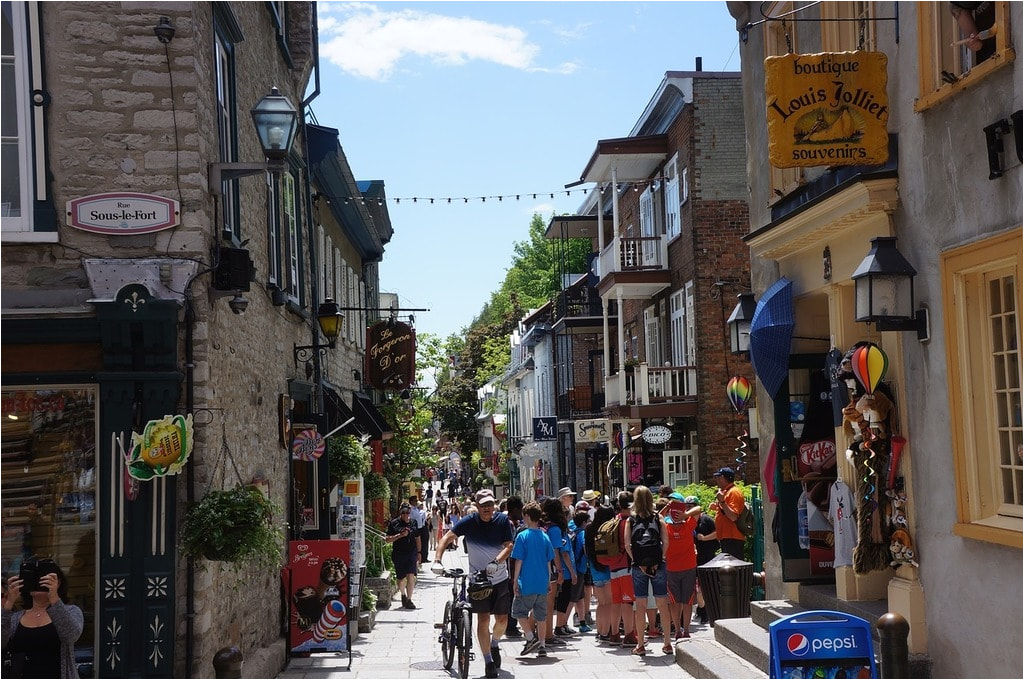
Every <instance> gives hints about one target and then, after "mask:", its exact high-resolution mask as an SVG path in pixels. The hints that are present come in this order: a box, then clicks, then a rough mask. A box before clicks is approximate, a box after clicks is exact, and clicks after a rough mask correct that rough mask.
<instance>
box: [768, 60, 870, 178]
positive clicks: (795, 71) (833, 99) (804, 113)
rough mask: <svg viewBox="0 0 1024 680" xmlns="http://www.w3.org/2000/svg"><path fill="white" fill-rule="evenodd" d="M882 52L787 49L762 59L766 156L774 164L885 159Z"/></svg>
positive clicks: (864, 162) (789, 165)
mask: <svg viewBox="0 0 1024 680" xmlns="http://www.w3.org/2000/svg"><path fill="white" fill-rule="evenodd" d="M887 65H888V59H887V58H886V55H885V54H884V53H882V52H831V53H824V54H787V55H784V56H780V57H768V58H767V59H765V62H764V69H765V90H766V94H767V98H766V101H767V116H768V160H769V161H770V162H771V164H772V165H774V166H775V167H777V168H793V167H799V166H817V165H826V166H834V165H879V164H882V163H885V162H886V161H887V160H888V159H889V135H888V131H887V124H888V121H889V97H888V94H887V92H886V85H887V82H888V74H887V73H886V68H887Z"/></svg>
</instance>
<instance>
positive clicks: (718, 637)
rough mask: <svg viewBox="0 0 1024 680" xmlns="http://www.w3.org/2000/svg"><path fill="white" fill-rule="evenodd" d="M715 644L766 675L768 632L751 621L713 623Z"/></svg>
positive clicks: (736, 620) (734, 620)
mask: <svg viewBox="0 0 1024 680" xmlns="http://www.w3.org/2000/svg"><path fill="white" fill-rule="evenodd" d="M715 642H717V643H719V644H721V645H722V646H723V647H726V648H727V649H729V650H730V651H732V653H733V654H736V655H737V656H739V657H740V658H741V659H743V660H744V661H746V662H747V663H749V664H750V665H751V666H753V667H754V668H757V669H760V670H761V671H762V672H763V673H765V674H767V673H768V670H769V669H768V631H767V629H765V628H763V627H762V626H759V625H758V624H756V623H754V621H752V620H751V619H719V620H717V621H715Z"/></svg>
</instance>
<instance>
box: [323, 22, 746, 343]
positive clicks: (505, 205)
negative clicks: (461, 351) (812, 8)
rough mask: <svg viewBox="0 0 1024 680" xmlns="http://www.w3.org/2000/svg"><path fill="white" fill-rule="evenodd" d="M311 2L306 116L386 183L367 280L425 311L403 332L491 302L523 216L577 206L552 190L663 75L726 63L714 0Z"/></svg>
mask: <svg viewBox="0 0 1024 680" xmlns="http://www.w3.org/2000/svg"><path fill="white" fill-rule="evenodd" d="M318 8H319V21H320V59H321V90H322V92H321V94H320V96H319V98H317V99H316V100H315V101H314V102H313V104H312V109H313V112H314V114H315V116H316V119H317V122H318V123H319V124H320V125H326V126H329V127H334V128H337V129H338V130H339V131H340V136H341V144H342V147H343V148H344V150H345V155H346V156H347V157H348V161H349V163H350V165H351V166H352V170H353V173H354V174H355V176H356V178H357V179H359V180H371V179H380V180H383V181H384V183H385V186H386V188H387V195H388V199H389V202H388V209H389V212H390V215H391V220H392V224H393V226H394V230H395V234H394V237H393V239H392V241H391V243H389V244H388V245H387V246H386V252H385V254H384V260H383V262H382V264H381V290H382V291H386V292H393V293H397V294H398V296H399V301H400V303H401V305H402V306H403V307H409V308H429V310H430V311H429V312H417V313H416V315H415V316H416V328H417V330H418V331H419V332H429V333H434V334H436V335H440V336H442V337H445V336H447V335H449V334H452V333H458V332H460V331H461V330H462V329H463V328H465V327H466V326H468V325H469V324H470V323H471V322H472V320H473V318H474V317H475V316H476V315H477V314H478V313H479V312H480V310H481V309H482V307H483V305H484V304H485V303H486V302H487V301H488V300H489V299H490V296H491V293H492V292H493V291H495V290H496V289H497V288H498V286H499V285H500V284H501V282H502V280H503V279H504V277H505V272H506V270H507V269H508V267H509V265H510V264H511V260H512V248H513V245H514V244H515V243H516V242H517V241H524V240H526V238H527V236H528V228H529V224H530V219H531V217H532V216H533V214H534V213H540V214H541V216H542V217H543V219H544V222H545V224H546V223H547V221H548V220H549V219H550V217H551V215H552V214H562V213H573V212H575V210H576V208H578V207H579V206H580V204H581V203H582V202H583V200H584V199H585V196H584V194H583V193H582V191H581V190H582V189H583V188H588V187H589V186H590V185H583V186H581V187H578V188H576V189H574V190H572V191H571V193H569V194H568V195H567V194H566V189H565V188H564V187H565V185H566V184H569V183H571V182H573V181H576V180H578V179H579V176H580V173H581V172H582V170H583V168H584V167H585V166H586V164H587V161H588V160H589V159H590V156H591V154H592V153H593V151H594V149H595V147H596V145H597V141H598V140H600V139H607V138H614V137H626V136H628V135H629V133H630V130H631V129H632V128H633V126H634V124H635V123H636V122H637V120H638V119H639V117H640V115H641V114H642V113H643V110H644V108H645V107H646V105H647V104H648V102H649V101H650V99H651V97H652V96H653V95H654V93H655V91H656V89H657V88H658V86H659V84H660V83H661V81H662V79H663V78H664V75H665V72H666V71H689V70H693V69H694V65H695V58H696V57H698V56H699V57H702V59H703V69H704V70H705V71H738V70H739V68H740V58H739V51H738V49H737V43H738V36H737V33H736V29H735V21H734V20H733V19H732V17H730V16H729V13H728V11H727V10H726V5H725V2H380V3H341V2H320V3H318ZM535 193H536V198H534V194H535ZM517 194H518V195H519V199H518V200H516V195H517ZM552 194H554V196H552ZM499 196H500V197H502V198H501V200H499V199H498V197H499ZM413 197H415V198H416V199H417V200H416V201H415V202H413V200H412V199H413ZM431 198H433V199H434V202H433V204H431V202H430V199H431ZM449 198H451V199H452V200H451V202H450V203H449V202H448V200H447V199H449ZM482 198H483V199H485V200H481V199H482ZM396 199H398V200H397V201H396ZM465 199H469V200H468V201H466V200H465Z"/></svg>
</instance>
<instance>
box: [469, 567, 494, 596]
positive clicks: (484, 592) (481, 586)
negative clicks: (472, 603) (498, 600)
mask: <svg viewBox="0 0 1024 680" xmlns="http://www.w3.org/2000/svg"><path fill="white" fill-rule="evenodd" d="M493 591H494V586H493V585H491V582H490V580H489V579H488V578H487V575H486V574H483V573H480V574H477V576H476V578H474V579H473V581H472V583H470V584H469V588H468V589H467V591H466V592H467V594H468V595H469V599H471V600H478V601H479V600H486V599H488V598H489V597H490V596H491V593H492V592H493Z"/></svg>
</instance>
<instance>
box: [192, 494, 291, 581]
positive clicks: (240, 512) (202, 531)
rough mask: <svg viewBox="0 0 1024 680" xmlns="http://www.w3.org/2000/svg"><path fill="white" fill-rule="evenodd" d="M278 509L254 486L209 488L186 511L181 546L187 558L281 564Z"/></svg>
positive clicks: (238, 564) (236, 565) (236, 564)
mask: <svg viewBox="0 0 1024 680" xmlns="http://www.w3.org/2000/svg"><path fill="white" fill-rule="evenodd" d="M281 512H282V510H281V508H279V507H278V506H277V505H275V504H274V503H273V502H271V501H270V499H268V498H267V497H266V496H264V495H263V492H262V491H260V490H259V489H258V488H256V487H254V486H247V485H241V486H237V487H235V488H234V489H228V490H226V491H210V492H209V493H207V494H206V495H205V496H204V497H203V498H202V500H200V501H198V502H195V503H192V504H191V505H190V506H189V508H188V510H186V511H185V520H184V522H182V525H181V535H180V545H179V547H180V549H181V553H182V554H183V555H185V556H187V557H192V558H199V557H203V558H205V559H208V560H213V561H223V562H230V563H232V565H233V566H234V568H235V569H236V570H237V569H239V568H241V567H243V566H248V565H257V566H260V567H274V566H278V565H280V564H281V561H282V554H283V551H284V530H283V528H282V526H281V524H280V523H278V522H275V521H274V515H275V513H276V514H278V515H280V514H281Z"/></svg>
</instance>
